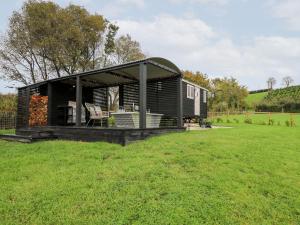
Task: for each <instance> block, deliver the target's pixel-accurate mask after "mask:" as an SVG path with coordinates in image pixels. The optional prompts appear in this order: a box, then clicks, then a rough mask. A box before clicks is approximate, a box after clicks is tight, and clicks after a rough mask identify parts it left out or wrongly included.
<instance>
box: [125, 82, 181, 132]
mask: <svg viewBox="0 0 300 225" xmlns="http://www.w3.org/2000/svg"><path fill="white" fill-rule="evenodd" d="M177 80H178V77H175V78H168V79H162V80H159V81H150V82H147V110H150V112H151V113H160V114H163V115H164V116H163V118H162V122H161V126H176V121H175V120H176V118H177V110H176V109H177V106H178V105H177V104H178V101H177V94H176V93H177V88H178V87H177ZM120 91H122V92H121V93H120V96H123V100H121V101H120V103H121V104H123V105H121V106H124V107H125V109H127V108H129V109H130V108H132V106H133V104H134V105H139V84H138V83H132V84H126V85H122V88H120Z"/></svg>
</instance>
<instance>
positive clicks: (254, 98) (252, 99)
mask: <svg viewBox="0 0 300 225" xmlns="http://www.w3.org/2000/svg"><path fill="white" fill-rule="evenodd" d="M267 94H268V92H260V93H254V94H249V95H248V96H247V98H246V103H247V104H248V105H250V106H252V105H253V104H255V103H258V102H260V101H261V100H263V99H264V97H266V96H267Z"/></svg>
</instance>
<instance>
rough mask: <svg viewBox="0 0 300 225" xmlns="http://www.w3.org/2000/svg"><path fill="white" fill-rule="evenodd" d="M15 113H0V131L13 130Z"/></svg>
mask: <svg viewBox="0 0 300 225" xmlns="http://www.w3.org/2000/svg"><path fill="white" fill-rule="evenodd" d="M15 127H16V113H15V112H0V129H15Z"/></svg>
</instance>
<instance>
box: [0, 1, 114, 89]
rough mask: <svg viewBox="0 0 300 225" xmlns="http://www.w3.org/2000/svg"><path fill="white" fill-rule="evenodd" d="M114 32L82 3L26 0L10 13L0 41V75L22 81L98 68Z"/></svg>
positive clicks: (111, 50)
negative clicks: (15, 10)
mask: <svg viewBox="0 0 300 225" xmlns="http://www.w3.org/2000/svg"><path fill="white" fill-rule="evenodd" d="M117 30H118V27H117V26H116V25H113V24H111V23H110V22H109V21H107V20H106V19H105V18H104V17H103V16H101V15H98V14H94V15H92V14H90V13H89V12H88V11H87V10H86V9H84V8H82V7H79V6H76V5H72V4H71V5H69V6H67V7H66V8H61V7H60V6H59V5H57V4H55V3H53V2H43V1H35V0H29V1H27V2H25V3H24V5H23V7H22V9H21V10H20V12H13V14H12V16H11V18H10V21H9V28H8V31H7V33H6V35H5V37H3V38H2V39H1V40H2V41H1V45H0V69H1V72H2V74H3V75H2V78H4V79H6V80H10V81H17V82H21V83H23V84H25V85H28V84H32V83H36V82H38V81H41V80H47V79H49V78H53V77H61V76H65V75H70V74H73V73H76V72H82V71H87V70H91V69H94V68H99V67H103V66H105V64H106V61H105V59H106V58H107V57H106V56H105V54H111V53H112V52H113V51H114V45H112V44H111V43H114V37H115V35H116V32H117Z"/></svg>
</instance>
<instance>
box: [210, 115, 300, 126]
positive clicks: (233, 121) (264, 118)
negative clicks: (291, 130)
mask: <svg viewBox="0 0 300 225" xmlns="http://www.w3.org/2000/svg"><path fill="white" fill-rule="evenodd" d="M217 118H221V119H222V121H218V120H217ZM246 118H250V119H251V121H252V124H256V125H262V124H268V123H269V119H271V120H273V125H274V126H283V127H284V126H286V122H287V121H289V122H290V121H291V120H293V121H294V123H295V125H296V126H300V114H299V113H293V114H290V113H247V114H241V115H229V116H227V115H223V116H217V117H213V118H211V120H212V121H213V122H214V123H216V122H219V124H224V125H227V126H228V125H229V126H235V125H238V126H241V125H243V123H244V121H245V119H246ZM227 121H228V122H229V123H228V122H227ZM246 125H248V124H246Z"/></svg>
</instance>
